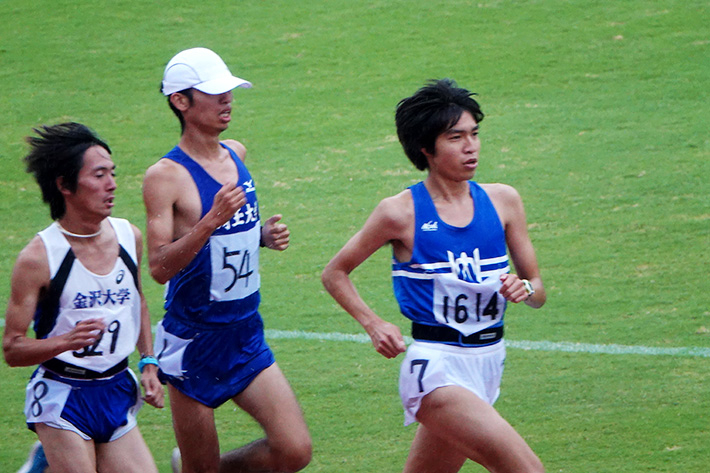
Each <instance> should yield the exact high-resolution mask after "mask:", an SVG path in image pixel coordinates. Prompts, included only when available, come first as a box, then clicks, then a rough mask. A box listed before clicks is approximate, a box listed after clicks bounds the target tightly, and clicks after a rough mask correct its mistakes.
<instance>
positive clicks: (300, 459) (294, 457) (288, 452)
mask: <svg viewBox="0 0 710 473" xmlns="http://www.w3.org/2000/svg"><path fill="white" fill-rule="evenodd" d="M312 456H313V444H312V442H311V438H310V437H309V436H306V438H301V439H298V440H297V441H294V442H292V443H291V444H290V445H289V446H287V447H285V448H284V449H282V450H281V451H280V452H278V459H279V460H278V462H279V470H278V471H281V472H284V473H295V472H297V471H301V470H302V469H304V468H305V467H306V466H308V464H309V463H310V462H311V457H312Z"/></svg>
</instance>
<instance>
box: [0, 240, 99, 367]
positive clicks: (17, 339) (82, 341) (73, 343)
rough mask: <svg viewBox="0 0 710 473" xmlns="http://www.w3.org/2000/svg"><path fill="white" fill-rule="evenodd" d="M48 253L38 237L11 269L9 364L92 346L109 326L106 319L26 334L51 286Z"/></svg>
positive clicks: (5, 338)
mask: <svg viewBox="0 0 710 473" xmlns="http://www.w3.org/2000/svg"><path fill="white" fill-rule="evenodd" d="M49 282H50V274H49V264H48V262H47V253H46V250H45V248H44V245H43V244H42V241H41V239H40V238H39V237H35V238H34V239H33V240H32V241H31V242H30V243H29V244H28V245H27V246H26V247H25V249H24V250H22V252H21V253H20V255H19V256H18V258H17V261H16V262H15V267H14V268H13V271H12V282H11V289H10V300H9V302H8V305H7V311H6V313H5V332H4V334H3V338H2V347H3V353H4V355H5V361H7V364H8V365H10V366H32V365H36V364H39V363H42V362H44V361H47V360H49V359H52V358H54V357H55V356H57V355H59V354H60V353H63V352H65V351H69V350H80V349H82V348H84V347H86V346H89V345H92V344H93V343H95V342H96V340H97V339H98V338H99V337H100V336H101V333H102V332H103V330H104V329H105V328H106V326H105V324H104V323H103V321H101V320H99V319H89V320H84V321H82V322H79V323H78V324H77V325H76V326H75V327H74V328H73V329H72V330H71V331H69V332H67V333H64V334H62V335H59V336H56V337H51V338H47V339H41V340H37V339H34V338H29V337H27V330H28V329H29V326H30V324H31V323H32V320H33V318H34V314H35V311H36V309H37V304H38V303H39V299H40V294H41V293H42V292H43V291H44V290H46V289H47V288H48V287H49Z"/></svg>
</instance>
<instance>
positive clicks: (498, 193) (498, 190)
mask: <svg viewBox="0 0 710 473" xmlns="http://www.w3.org/2000/svg"><path fill="white" fill-rule="evenodd" d="M479 185H480V186H481V188H482V189H483V190H484V191H486V194H488V197H490V199H491V200H492V201H494V203H495V201H499V202H501V203H511V202H514V201H519V200H520V194H519V193H518V191H517V190H515V187H513V186H509V185H508V184H500V183H494V184H479Z"/></svg>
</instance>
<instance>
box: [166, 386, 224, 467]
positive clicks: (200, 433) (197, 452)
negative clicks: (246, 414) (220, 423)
mask: <svg viewBox="0 0 710 473" xmlns="http://www.w3.org/2000/svg"><path fill="white" fill-rule="evenodd" d="M168 391H169V393H170V410H171V412H172V416H173V429H174V430H175V438H176V440H177V444H178V447H179V448H180V455H181V457H182V472H183V473H217V472H218V471H219V439H218V438H217V429H216V428H215V425H214V411H213V410H212V408H210V407H207V406H205V405H204V404H202V403H200V402H198V401H196V400H194V399H192V398H191V397H189V396H186V395H184V394H182V393H181V392H180V391H178V390H177V389H175V388H174V387H173V386H172V385H170V384H168Z"/></svg>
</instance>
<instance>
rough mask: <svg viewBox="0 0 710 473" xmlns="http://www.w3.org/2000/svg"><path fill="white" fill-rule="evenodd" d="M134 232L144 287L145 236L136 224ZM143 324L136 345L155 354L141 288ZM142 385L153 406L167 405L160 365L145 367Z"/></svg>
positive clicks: (147, 353)
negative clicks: (142, 271)
mask: <svg viewBox="0 0 710 473" xmlns="http://www.w3.org/2000/svg"><path fill="white" fill-rule="evenodd" d="M131 226H132V227H133V233H134V234H135V236H136V255H137V257H138V261H137V263H138V281H136V282H137V283H138V287H141V288H142V286H143V285H142V284H141V274H140V267H141V260H142V258H143V237H142V235H141V232H140V230H138V228H136V227H135V226H134V225H131ZM140 296H141V300H140V304H141V324H140V327H141V329H140V334H139V335H138V342H137V343H136V347H137V348H138V353H140V354H141V357H143V356H153V333H152V325H151V321H150V312H149V311H148V304H147V303H146V300H145V296H144V295H143V290H141V294H140ZM141 385H142V386H143V390H144V391H145V401H146V402H147V403H148V404H150V405H151V406H153V407H158V408H162V407H163V406H164V405H165V401H164V395H165V392H164V390H163V385H162V384H160V381H159V380H158V367H157V366H155V365H146V366H145V367H144V368H143V373H141Z"/></svg>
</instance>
